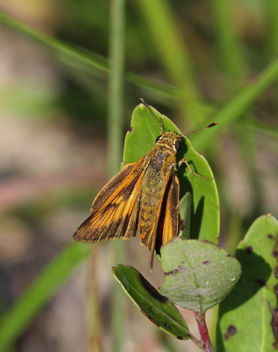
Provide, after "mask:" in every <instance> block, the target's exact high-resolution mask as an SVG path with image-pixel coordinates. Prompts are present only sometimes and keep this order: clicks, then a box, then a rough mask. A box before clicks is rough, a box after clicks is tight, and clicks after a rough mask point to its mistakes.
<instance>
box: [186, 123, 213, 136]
mask: <svg viewBox="0 0 278 352" xmlns="http://www.w3.org/2000/svg"><path fill="white" fill-rule="evenodd" d="M216 125H218V126H220V125H219V123H218V122H213V123H211V124H210V125H208V126H206V127H204V128H201V129H200V130H197V131H194V132H189V133H184V134H182V135H181V137H183V136H189V135H190V134H193V133H196V132H201V131H203V130H206V129H208V128H211V127H214V126H216Z"/></svg>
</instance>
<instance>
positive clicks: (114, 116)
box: [108, 0, 125, 352]
mask: <svg viewBox="0 0 278 352" xmlns="http://www.w3.org/2000/svg"><path fill="white" fill-rule="evenodd" d="M124 35H125V0H113V1H111V5H110V48H109V57H110V60H109V61H110V67H109V97H108V146H109V155H108V169H109V174H110V176H112V175H114V174H115V173H116V172H118V171H119V168H120V165H121V161H122V150H123V120H124V119H123V95H124V61H125V50H124ZM113 249H114V258H113V261H114V262H116V263H118V262H119V261H121V260H123V258H124V247H123V243H122V241H115V243H114V247H113ZM124 321H125V314H124V302H123V295H122V292H121V287H119V286H118V285H117V284H116V283H115V284H114V287H113V305H112V334H113V350H114V351H115V352H120V351H122V350H123V336H124Z"/></svg>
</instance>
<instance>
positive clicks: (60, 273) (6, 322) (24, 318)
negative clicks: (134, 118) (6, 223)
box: [0, 242, 92, 352]
mask: <svg viewBox="0 0 278 352" xmlns="http://www.w3.org/2000/svg"><path fill="white" fill-rule="evenodd" d="M91 250H92V247H91V246H87V245H84V244H82V243H77V242H72V243H71V244H70V245H68V246H67V247H66V248H65V249H63V250H62V252H61V253H60V254H59V255H58V256H57V257H56V258H55V259H54V260H52V261H51V263H50V264H48V265H47V267H46V268H45V269H44V270H43V271H42V272H41V273H40V275H39V276H38V278H37V279H35V280H34V282H33V283H32V284H31V285H30V286H29V287H28V288H27V289H26V290H25V292H24V293H23V294H22V295H21V296H20V298H19V299H18V300H17V301H16V303H15V304H14V306H13V307H12V308H11V309H9V310H8V311H7V312H6V313H5V314H4V315H3V317H2V319H1V320H0V351H1V352H2V351H3V352H5V351H7V350H8V348H9V347H10V346H12V344H13V343H14V342H15V341H16V339H17V338H18V337H19V336H20V335H21V334H22V333H23V332H24V330H25V329H26V327H27V326H28V324H29V323H30V322H31V321H32V320H33V319H34V318H35V317H36V315H37V314H38V313H39V312H40V311H41V310H42V308H43V307H44V306H45V305H46V304H47V302H48V301H49V300H50V299H51V298H52V297H53V296H54V294H55V293H56V291H57V290H58V289H59V287H60V286H62V285H63V283H64V282H65V280H66V279H67V277H68V276H69V275H70V274H71V272H72V271H73V269H74V268H75V267H76V266H77V264H79V263H80V262H81V260H83V259H85V258H86V257H87V256H88V255H89V253H90V252H91Z"/></svg>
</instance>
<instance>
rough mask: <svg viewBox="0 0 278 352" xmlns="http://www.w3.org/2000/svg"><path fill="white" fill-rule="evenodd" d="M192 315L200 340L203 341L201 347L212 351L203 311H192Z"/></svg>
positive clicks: (206, 350)
mask: <svg viewBox="0 0 278 352" xmlns="http://www.w3.org/2000/svg"><path fill="white" fill-rule="evenodd" d="M194 316H195V318H196V321H197V324H198V329H199V332H200V336H201V341H202V342H203V346H204V347H203V349H204V351H205V352H213V348H212V345H211V341H210V337H209V333H208V328H207V324H206V320H205V313H199V312H194Z"/></svg>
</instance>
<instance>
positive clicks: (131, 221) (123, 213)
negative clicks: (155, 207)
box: [74, 158, 145, 242]
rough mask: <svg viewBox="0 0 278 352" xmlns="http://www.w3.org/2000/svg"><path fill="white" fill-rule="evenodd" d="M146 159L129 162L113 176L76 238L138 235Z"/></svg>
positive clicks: (80, 239) (88, 240)
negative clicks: (140, 194)
mask: <svg viewBox="0 0 278 352" xmlns="http://www.w3.org/2000/svg"><path fill="white" fill-rule="evenodd" d="M143 164H144V158H142V159H140V160H139V161H138V162H137V163H133V164H128V165H126V166H124V167H123V169H122V170H121V171H120V172H119V173H118V174H117V175H116V176H114V177H113V178H112V179H111V181H110V182H109V183H108V184H107V185H106V186H105V187H104V188H103V189H102V190H101V192H100V193H99V194H98V196H97V197H96V199H95V201H94V203H93V205H92V209H91V212H92V214H91V216H89V217H88V218H87V219H86V220H85V221H84V222H83V223H82V224H81V226H80V227H79V228H78V229H77V231H76V232H75V234H74V239H75V240H77V241H81V242H99V241H103V240H108V239H112V238H124V239H127V238H131V237H135V235H136V223H137V216H138V207H139V204H138V203H139V202H138V199H139V193H140V191H141V180H142V178H143V176H144V172H145V170H144V168H143Z"/></svg>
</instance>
